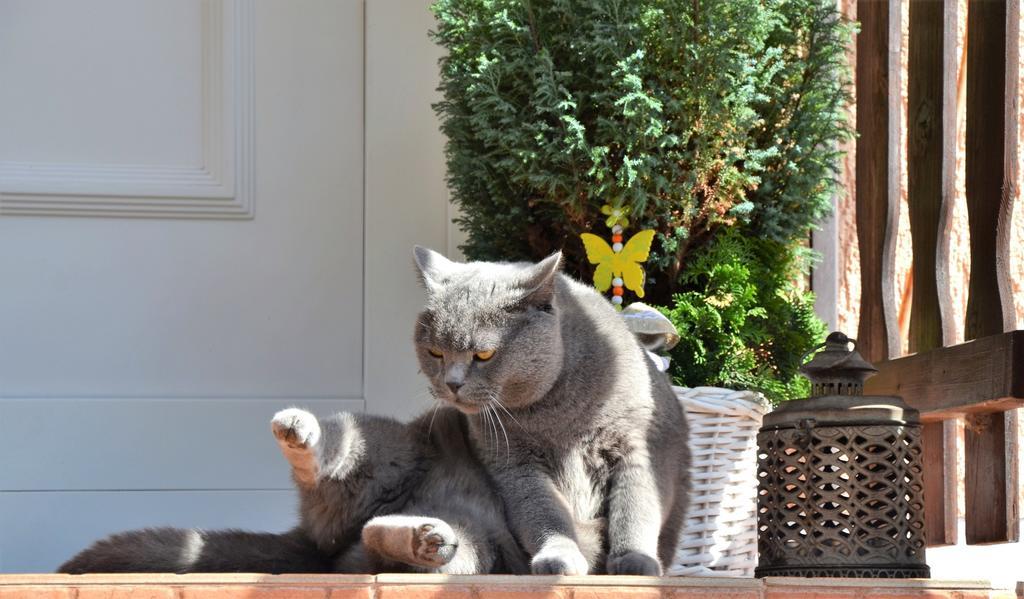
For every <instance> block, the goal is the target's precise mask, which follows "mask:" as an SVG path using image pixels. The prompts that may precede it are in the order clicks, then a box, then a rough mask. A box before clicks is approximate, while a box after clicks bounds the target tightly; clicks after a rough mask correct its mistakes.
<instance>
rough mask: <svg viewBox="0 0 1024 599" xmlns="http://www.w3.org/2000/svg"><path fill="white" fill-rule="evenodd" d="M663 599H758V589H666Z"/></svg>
mask: <svg viewBox="0 0 1024 599" xmlns="http://www.w3.org/2000/svg"><path fill="white" fill-rule="evenodd" d="M666 590H667V591H670V592H668V593H666V594H665V599H699V598H703V597H714V598H715V599H760V597H761V592H760V590H758V589H723V588H718V587H705V588H696V589H694V588H688V589H666Z"/></svg>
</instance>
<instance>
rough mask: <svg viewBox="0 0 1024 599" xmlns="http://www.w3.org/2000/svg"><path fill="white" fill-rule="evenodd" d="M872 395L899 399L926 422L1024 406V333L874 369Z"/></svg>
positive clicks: (881, 364)
mask: <svg viewBox="0 0 1024 599" xmlns="http://www.w3.org/2000/svg"><path fill="white" fill-rule="evenodd" d="M875 366H876V367H878V374H877V375H875V376H873V377H871V378H870V379H868V380H867V382H866V383H865V385H864V392H865V394H868V395H899V396H901V397H902V398H903V399H904V400H906V402H907V403H909V404H910V405H911V406H913V407H915V408H917V409H918V410H920V411H921V419H922V420H924V421H928V422H934V421H938V420H944V419H947V418H955V417H957V416H960V415H964V414H969V413H975V412H994V411H1002V410H1008V409H1011V408H1015V407H1020V406H1024V331H1013V332H1010V333H1001V334H999V335H991V336H989V337H983V338H981V339H976V340H974V341H970V342H967V343H961V344H959V345H954V346H952V347H942V348H938V349H933V350H930V351H927V352H924V353H920V354H914V355H911V356H906V357H903V358H897V359H895V360H887V361H885V362H879V363H877V364H875Z"/></svg>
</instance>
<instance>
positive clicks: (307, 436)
mask: <svg viewBox="0 0 1024 599" xmlns="http://www.w3.org/2000/svg"><path fill="white" fill-rule="evenodd" d="M270 430H271V431H272V432H273V433H274V437H275V438H277V441H278V443H281V444H282V445H287V446H288V447H290V448H292V449H308V448H310V447H313V446H315V445H316V444H317V443H318V442H319V441H320V423H319V422H318V421H317V419H316V416H314V415H312V414H310V413H309V412H307V411H306V410H301V409H299V408H288V409H287V410H281V411H280V412H278V413H277V414H274V418H273V419H271V421H270Z"/></svg>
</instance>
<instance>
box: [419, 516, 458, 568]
mask: <svg viewBox="0 0 1024 599" xmlns="http://www.w3.org/2000/svg"><path fill="white" fill-rule="evenodd" d="M458 547H459V544H458V539H456V537H455V531H453V530H452V528H451V527H450V526H448V524H447V523H445V522H444V521H443V520H433V519H431V520H430V521H429V522H424V523H423V524H421V525H420V526H418V527H417V528H416V529H415V530H414V531H413V535H412V552H413V555H414V556H416V559H417V560H418V561H420V562H421V563H426V564H430V565H431V566H437V567H440V566H443V565H445V564H447V563H448V562H450V561H451V559H452V558H453V557H455V550H456V549H458Z"/></svg>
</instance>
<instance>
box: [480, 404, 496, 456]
mask: <svg viewBox="0 0 1024 599" xmlns="http://www.w3.org/2000/svg"><path fill="white" fill-rule="evenodd" d="M483 413H484V414H487V422H489V423H490V425H491V430H492V431H494V445H493V446H492V447H493V449H494V458H495V459H497V458H498V427H496V426H494V417H493V416H492V415H491V410H489V409H487V407H486V406H485V409H484V410H483Z"/></svg>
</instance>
